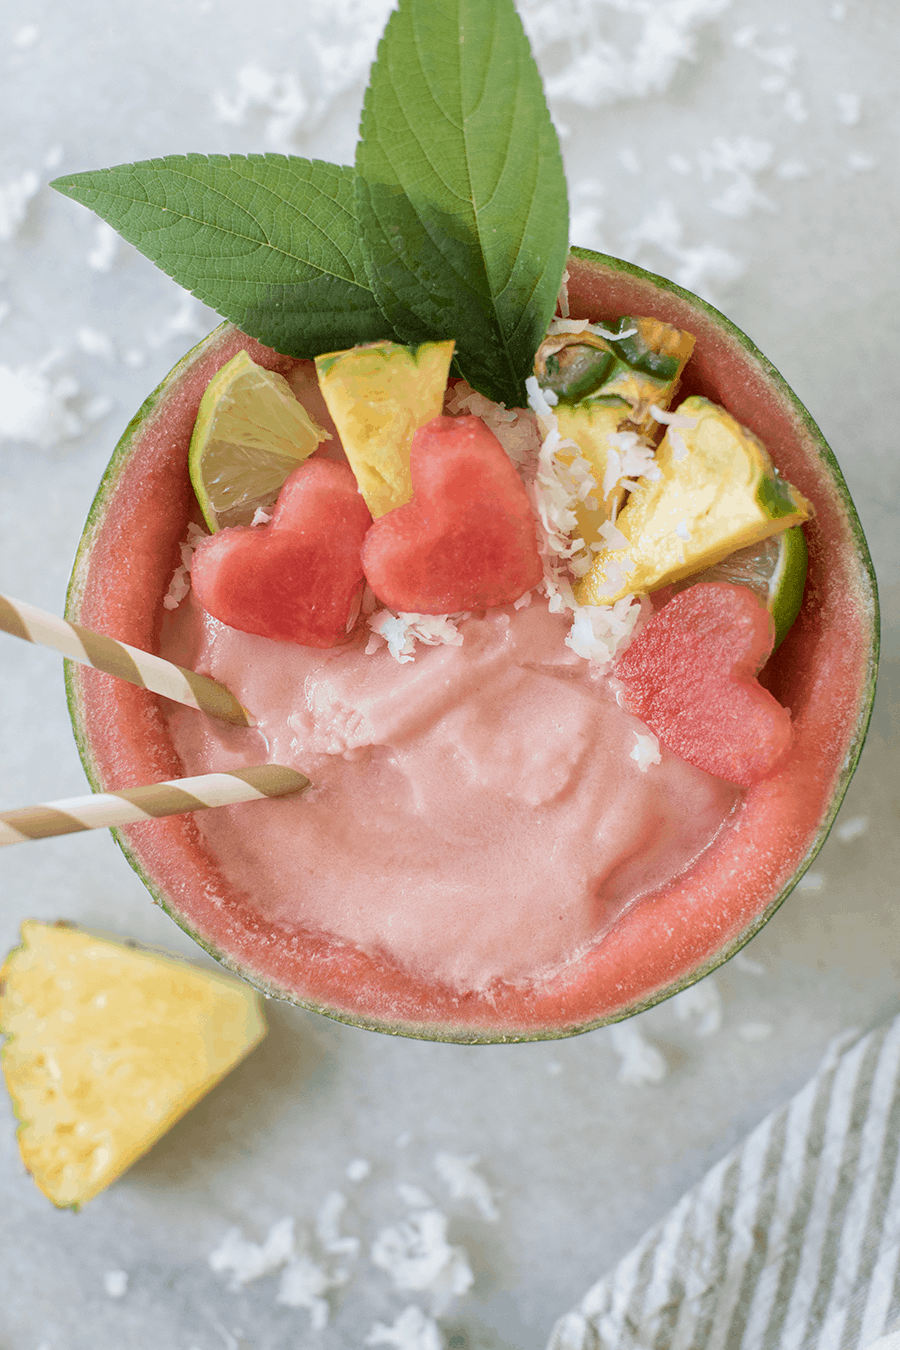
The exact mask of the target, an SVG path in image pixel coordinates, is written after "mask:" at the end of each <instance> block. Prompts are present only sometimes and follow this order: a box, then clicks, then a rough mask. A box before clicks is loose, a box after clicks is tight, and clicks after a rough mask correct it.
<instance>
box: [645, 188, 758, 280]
mask: <svg viewBox="0 0 900 1350" xmlns="http://www.w3.org/2000/svg"><path fill="white" fill-rule="evenodd" d="M683 235H684V226H683V225H682V223H681V221H680V220H679V218H678V216H677V214H676V211H675V207H674V206H673V205H672V203H671V201H669V200H668V198H665V197H663V198H660V200H659V201H657V202H656V204H655V205H654V206H652V207H650V209H649V210H648V211H647V212H646V213H645V214H644V216H643V217H642V218H641V220H640V221H639V222H638V224H637V225H635V226H634V228H633V229H631V230H629V232H628V234H627V235H626V237H625V240H624V248H623V256H624V257H626V258H628V259H629V260H630V261H631V262H640V261H641V258H642V256H643V255H644V252H645V249H646V248H647V247H648V246H649V247H651V248H656V249H659V251H660V252H661V253H662V254H664V255H665V256H666V257H667V258H671V259H672V261H673V262H674V263H675V266H674V268H673V269H672V271H671V276H672V280H673V281H677V282H678V284H679V286H685V287H686V288H687V289H688V290H690V291H695V292H696V293H697V294H698V295H701V296H702V297H703V298H704V299H706V300H710V299H713V298H714V291H715V289H716V287H717V286H718V285H724V286H727V285H730V283H731V282H733V281H736V280H737V278H738V277H739V276H741V275H742V273H743V272H744V270H745V267H744V264H743V263H742V262H741V261H740V260H739V259H738V258H736V257H735V256H734V254H732V253H729V252H728V251H727V250H726V249H723V248H720V247H719V246H718V245H717V244H713V243H703V244H695V245H687V244H684V243H683V242H682V239H683Z"/></svg>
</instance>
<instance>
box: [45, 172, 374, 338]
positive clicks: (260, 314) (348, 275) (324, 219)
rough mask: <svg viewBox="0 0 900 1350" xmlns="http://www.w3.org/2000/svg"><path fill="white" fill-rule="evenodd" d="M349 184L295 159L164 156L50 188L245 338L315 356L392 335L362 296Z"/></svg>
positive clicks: (348, 175)
mask: <svg viewBox="0 0 900 1350" xmlns="http://www.w3.org/2000/svg"><path fill="white" fill-rule="evenodd" d="M353 179H354V171H353V169H351V168H346V167H339V166H338V165H336V164H326V163H324V162H323V161H321V160H307V159H299V158H297V157H296V156H292V155H274V154H267V155H248V156H243V155H208V156H207V155H168V156H166V157H165V158H164V159H150V160H144V161H142V162H140V163H138V164H122V165H120V166H118V167H117V168H113V169H100V170H97V171H95V172H91V173H78V174H73V175H70V176H66V177H64V178H58V179H57V180H56V182H55V183H53V187H55V188H57V189H58V190H59V191H60V192H63V193H65V194H66V196H68V197H73V198H74V199H75V201H78V202H81V203H83V204H84V205H85V206H89V207H91V209H92V210H94V211H96V213H97V214H98V215H99V216H102V218H103V219H104V220H106V221H108V222H109V224H110V225H112V226H113V227H114V228H115V229H117V230H118V231H119V233H120V234H121V235H123V236H124V237H125V239H127V240H128V242H129V243H130V244H134V246H135V247H136V248H138V249H140V251H141V252H142V253H144V254H146V256H147V257H148V258H150V259H152V261H153V262H155V263H156V264H157V266H158V267H161V268H162V270H163V271H164V272H167V273H168V274H169V276H171V277H174V279H175V280H176V281H178V282H180V283H181V285H182V286H185V287H187V289H188V290H190V291H192V292H193V294H194V295H196V296H197V297H198V299H200V300H202V301H203V302H204V303H205V304H207V305H210V306H211V307H212V308H213V309H215V310H217V311H218V313H219V314H221V315H222V316H223V317H224V318H226V319H231V320H232V322H233V323H236V324H237V325H238V326H239V327H240V328H242V329H243V330H244V332H246V333H249V334H250V335H251V336H252V337H255V338H258V339H259V341H260V342H264V343H266V345H267V346H270V347H275V348H276V349H277V350H278V351H280V352H283V353H285V354H286V355H288V356H300V357H313V356H317V355H319V353H320V352H327V351H333V350H335V349H338V348H343V347H352V346H354V345H355V344H356V343H359V342H370V341H375V340H378V339H380V338H390V337H393V336H394V334H393V331H392V328H391V325H390V324H389V323H388V321H387V320H386V319H385V317H384V315H383V313H382V311H381V309H380V307H379V305H378V303H377V301H376V300H375V297H374V295H373V294H372V291H371V288H370V286H369V282H368V278H367V274H366V268H365V263H364V260H363V256H362V249H361V245H360V237H359V235H360V232H359V225H358V222H357V219H356V205H355V196H354V187H353Z"/></svg>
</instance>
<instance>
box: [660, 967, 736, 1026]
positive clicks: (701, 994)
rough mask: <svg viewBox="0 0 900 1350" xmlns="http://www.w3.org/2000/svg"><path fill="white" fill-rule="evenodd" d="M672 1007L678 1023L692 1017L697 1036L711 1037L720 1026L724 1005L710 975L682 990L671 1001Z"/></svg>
mask: <svg viewBox="0 0 900 1350" xmlns="http://www.w3.org/2000/svg"><path fill="white" fill-rule="evenodd" d="M672 1007H673V1008H674V1010H675V1016H676V1017H677V1018H678V1020H679V1022H688V1021H690V1019H691V1018H692V1017H695V1018H696V1019H697V1025H696V1027H695V1028H694V1032H695V1034H696V1035H697V1036H712V1035H713V1033H714V1032H716V1031H718V1030H719V1029H720V1027H721V1026H722V1018H723V1015H724V1004H723V1002H722V995H721V993H720V992H719V986H718V985H717V984H716V981H715V978H714V977H713V976H712V975H707V977H706V979H705V980H700V981H699V982H698V983H697V984H692V985H689V986H688V988H687V989H682V991H681V993H680V994H676V995H675V997H674V998H673V999H672Z"/></svg>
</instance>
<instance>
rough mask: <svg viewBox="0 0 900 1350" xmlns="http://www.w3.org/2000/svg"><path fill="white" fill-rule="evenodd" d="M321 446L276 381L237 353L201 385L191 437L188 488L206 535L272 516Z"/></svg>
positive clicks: (283, 383)
mask: <svg viewBox="0 0 900 1350" xmlns="http://www.w3.org/2000/svg"><path fill="white" fill-rule="evenodd" d="M328 439H329V433H328V432H327V431H323V430H322V428H321V427H320V426H319V425H318V424H317V423H316V422H314V421H313V420H312V418H311V417H310V416H309V413H308V412H307V411H306V409H305V408H304V407H303V404H302V403H300V402H298V400H297V399H296V398H295V397H294V394H293V392H292V391H291V387H290V385H289V384H288V382H287V380H285V379H284V377H283V376H281V375H277V374H276V373H275V372H274V371H272V370H265V369H264V368H263V367H262V366H258V365H257V364H256V362H255V361H252V360H251V359H250V357H249V356H248V355H247V353H246V352H244V351H241V352H238V354H237V356H234V357H232V359H231V360H230V361H229V362H228V364H227V365H224V366H223V367H222V369H221V370H220V371H219V372H218V373H217V374H216V375H214V376H213V378H212V379H211V380H210V382H209V384H208V385H207V387H206V392H205V393H204V395H203V398H202V399H201V401H200V409H199V411H198V413H197V421H196V423H195V424H194V434H193V436H192V437H191V449H190V457H189V461H188V465H189V469H190V475H191V483H192V484H193V487H194V491H195V493H196V494H197V501H198V502H199V503H200V509H201V511H202V512H203V517H204V519H205V521H206V523H207V525H208V526H209V528H210V529H211V530H213V531H216V530H221V529H223V528H224V527H225V526H227V525H249V524H250V522H251V521H252V520H253V517H254V515H255V514H256V512H257V510H259V509H260V508H261V509H262V510H263V511H266V512H269V513H271V510H272V507H273V506H274V505H275V501H276V499H277V497H278V494H279V492H280V491H281V488H282V486H283V484H284V481H285V479H286V478H287V477H288V475H289V474H290V473H291V472H292V471H293V470H294V469H296V467H297V465H298V464H301V463H302V462H303V460H304V459H306V458H307V457H308V456H309V455H311V454H312V452H313V451H314V450H315V448H316V446H317V445H318V444H319V442H320V441H324V440H328Z"/></svg>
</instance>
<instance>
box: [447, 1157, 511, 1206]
mask: <svg viewBox="0 0 900 1350" xmlns="http://www.w3.org/2000/svg"><path fill="white" fill-rule="evenodd" d="M479 1162H480V1159H479V1157H478V1155H477V1154H475V1153H471V1154H468V1155H466V1156H465V1157H460V1156H458V1155H457V1154H455V1153H439V1154H438V1155H437V1157H436V1158H435V1160H434V1166H435V1170H436V1172H437V1173H438V1175H439V1176H440V1177H441V1179H442V1180H443V1181H444V1182H446V1184H447V1186H448V1187H449V1189H450V1195H451V1197H452V1198H453V1199H454V1200H471V1201H472V1203H473V1205H474V1206H475V1208H476V1209H477V1210H478V1213H479V1214H480V1215H481V1217H482V1218H483V1219H487V1220H488V1222H489V1223H496V1221H497V1220H498V1219H499V1218H500V1214H499V1211H498V1209H497V1206H496V1205H495V1204H494V1195H493V1192H492V1190H491V1188H490V1186H489V1185H488V1183H487V1181H486V1180H485V1179H484V1177H483V1176H481V1175H480V1174H479V1173H478V1172H476V1170H475V1168H476V1167H477V1165H478V1163H479Z"/></svg>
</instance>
